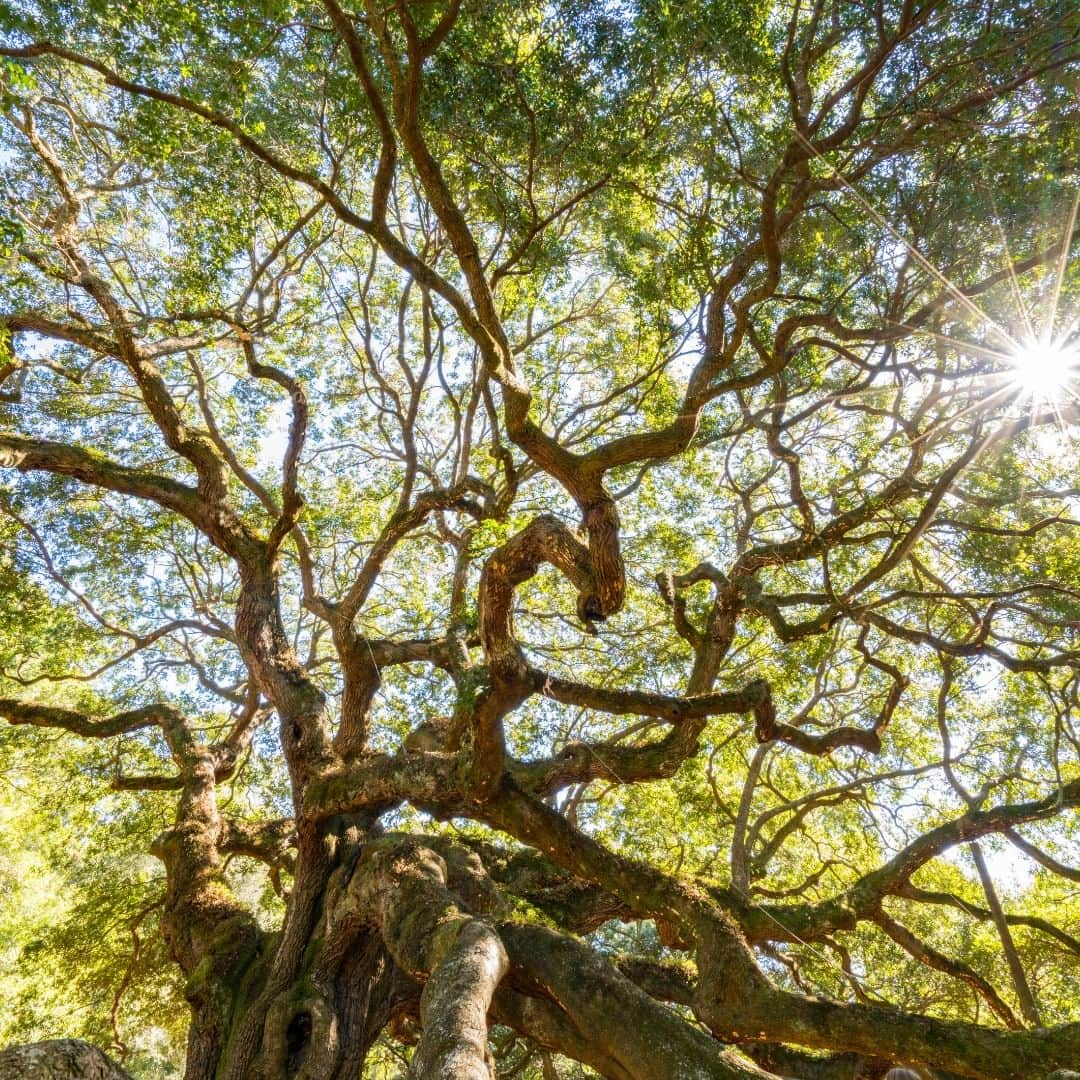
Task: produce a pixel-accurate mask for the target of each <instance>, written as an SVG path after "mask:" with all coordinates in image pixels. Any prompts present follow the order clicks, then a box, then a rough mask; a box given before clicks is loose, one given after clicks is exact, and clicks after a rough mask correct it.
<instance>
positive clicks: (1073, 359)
mask: <svg viewBox="0 0 1080 1080" xmlns="http://www.w3.org/2000/svg"><path fill="white" fill-rule="evenodd" d="M1012 379H1013V382H1014V383H1015V384H1016V386H1018V387H1019V388H1020V389H1021V390H1022V391H1024V393H1025V394H1027V395H1029V396H1030V397H1032V398H1034V399H1035V400H1037V401H1059V400H1061V399H1062V398H1063V397H1065V396H1069V395H1071V393H1072V392H1073V388H1074V386H1075V384H1076V383H1077V381H1078V380H1080V347H1077V346H1076V345H1074V344H1063V343H1060V342H1050V341H1032V342H1029V343H1028V344H1026V345H1024V346H1023V347H1022V348H1020V349H1018V350H1017V352H1016V353H1015V355H1014V356H1013V358H1012Z"/></svg>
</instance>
